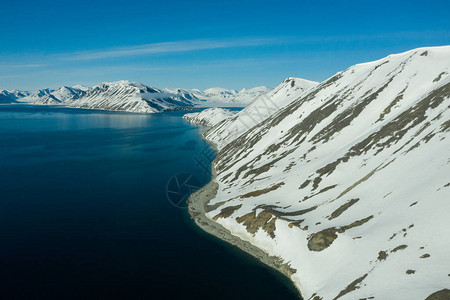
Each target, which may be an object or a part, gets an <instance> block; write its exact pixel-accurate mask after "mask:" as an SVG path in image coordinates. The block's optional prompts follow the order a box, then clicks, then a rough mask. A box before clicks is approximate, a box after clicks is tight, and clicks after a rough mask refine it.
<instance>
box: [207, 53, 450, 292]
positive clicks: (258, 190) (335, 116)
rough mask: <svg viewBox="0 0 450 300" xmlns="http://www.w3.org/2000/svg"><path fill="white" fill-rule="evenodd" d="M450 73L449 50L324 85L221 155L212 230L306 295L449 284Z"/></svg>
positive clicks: (370, 67) (358, 70)
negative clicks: (226, 233)
mask: <svg viewBox="0 0 450 300" xmlns="http://www.w3.org/2000/svg"><path fill="white" fill-rule="evenodd" d="M449 73H450V46H445V47H429V48H420V49H415V50H411V51H408V52H405V53H401V54H396V55H390V56H388V57H385V58H383V59H380V60H378V61H374V62H369V63H364V64H359V65H355V66H352V67H350V68H348V69H347V70H345V71H342V72H339V73H337V74H336V75H335V76H333V77H331V78H330V79H328V80H326V81H324V82H322V83H320V84H319V85H317V86H316V87H314V88H312V89H311V90H309V91H307V92H306V94H304V95H302V96H301V97H299V98H296V99H294V100H293V101H292V102H290V103H289V104H288V105H287V106H285V107H283V108H281V109H280V110H279V111H278V112H276V113H275V114H272V115H271V116H270V117H268V118H267V119H266V120H264V121H263V122H262V123H260V124H258V126H254V127H252V128H251V129H250V130H247V131H245V132H244V133H243V134H242V135H240V136H238V137H237V138H236V139H235V140H233V141H231V142H229V143H228V144H227V145H226V146H224V147H223V148H222V149H221V150H220V151H219V153H218V156H217V158H216V160H215V161H214V167H215V169H216V171H217V177H216V178H215V181H216V182H217V183H218V185H219V188H218V191H217V195H216V196H215V198H213V199H212V200H211V201H210V203H209V204H210V205H214V204H217V203H219V202H222V201H226V202H225V204H222V205H219V206H218V207H217V208H216V209H214V210H213V211H211V212H209V213H207V217H209V218H211V219H212V218H213V217H214V216H218V215H219V213H221V212H222V211H223V209H225V208H228V209H230V208H233V209H234V212H233V213H232V214H231V215H229V214H227V216H226V217H221V216H218V219H217V222H218V223H220V224H222V225H223V226H224V227H226V228H228V229H229V230H230V231H231V232H232V234H234V235H236V236H238V237H240V238H241V239H243V240H246V241H249V242H250V243H252V244H254V245H256V246H257V247H259V248H261V249H263V250H264V251H266V252H267V253H268V254H269V255H274V256H278V257H280V258H282V259H283V261H284V262H285V263H288V264H289V265H290V266H291V268H293V269H295V270H296V272H295V273H294V274H293V275H292V277H291V278H292V280H293V282H294V283H295V284H296V286H297V287H298V288H299V290H300V291H301V292H302V295H303V297H304V299H312V298H314V297H315V296H317V297H320V299H324V300H326V299H342V300H344V299H348V300H353V299H361V298H368V297H374V299H408V300H414V299H417V300H419V299H420V300H423V299H425V298H427V297H428V296H429V295H430V294H432V293H434V292H436V291H439V290H442V289H444V288H447V289H448V288H450V276H449V274H450V255H449V250H448V249H449V246H450V217H449V212H450V151H449V149H450V109H449V108H450V76H449ZM236 116H237V115H236ZM223 124H224V123H220V124H219V125H218V126H223ZM213 129H214V128H213ZM208 138H210V139H212V140H214V137H211V136H210V135H208ZM227 212H229V211H227ZM267 216H269V217H267ZM262 224H266V226H262ZM269 225H270V226H269ZM271 234H272V235H271ZM314 299H319V298H314ZM371 299H372V298H371Z"/></svg>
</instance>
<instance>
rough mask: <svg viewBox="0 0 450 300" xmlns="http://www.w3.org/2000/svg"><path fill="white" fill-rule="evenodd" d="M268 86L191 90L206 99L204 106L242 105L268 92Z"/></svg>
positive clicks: (200, 97)
mask: <svg viewBox="0 0 450 300" xmlns="http://www.w3.org/2000/svg"><path fill="white" fill-rule="evenodd" d="M269 91H270V88H268V87H265V86H261V87H255V88H252V89H248V90H247V89H242V90H240V91H236V90H229V89H224V88H210V89H207V90H204V91H200V90H191V92H192V93H193V94H194V95H195V97H197V98H198V99H202V100H206V102H205V104H204V106H221V107H225V106H236V107H244V106H247V105H248V104H250V103H251V102H253V101H254V100H255V99H257V98H258V97H260V96H262V95H264V94H266V93H268V92H269Z"/></svg>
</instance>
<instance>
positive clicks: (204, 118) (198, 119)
mask: <svg viewBox="0 0 450 300" xmlns="http://www.w3.org/2000/svg"><path fill="white" fill-rule="evenodd" d="M236 113H237V111H232V110H230V109H224V108H219V107H213V108H207V109H205V110H202V111H201V112H194V113H188V114H185V115H184V116H183V119H186V120H188V121H189V122H191V123H192V124H198V125H204V126H215V125H217V124H219V123H220V122H223V121H224V120H226V119H229V118H231V117H233V116H234V115H235V114H236Z"/></svg>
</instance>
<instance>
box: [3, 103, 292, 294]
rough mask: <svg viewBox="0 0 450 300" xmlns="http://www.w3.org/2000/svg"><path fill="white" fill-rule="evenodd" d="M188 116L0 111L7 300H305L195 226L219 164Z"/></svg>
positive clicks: (37, 109) (276, 276) (283, 281)
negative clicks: (193, 205)
mask: <svg viewBox="0 0 450 300" xmlns="http://www.w3.org/2000/svg"><path fill="white" fill-rule="evenodd" d="M184 113H185V112H167V113H161V114H152V115H141V114H129V113H113V112H99V111H88V110H75V109H65V108H58V107H33V106H22V105H16V106H11V105H0V299H67V298H73V299H75V298H76V299H296V298H297V293H296V291H295V289H294V288H293V286H292V285H291V284H290V283H289V282H288V281H287V280H286V279H285V278H283V277H282V276H281V275H280V274H278V273H277V272H275V271H273V270H271V269H269V268H267V267H265V266H264V265H262V264H261V263H259V262H258V261H257V260H255V259H254V258H252V257H250V256H249V255H247V254H245V253H243V252H241V251H240V250H238V249H235V248H234V247H232V246H229V245H227V244H226V243H224V242H222V241H220V240H218V239H216V238H215V237H212V236H210V235H207V234H205V233H203V232H202V231H201V230H200V229H198V228H197V227H196V225H195V224H194V223H193V221H191V220H190V217H189V214H188V212H187V209H186V208H185V205H184V202H183V199H184V196H186V195H187V193H189V192H191V191H192V190H194V189H195V187H197V186H201V185H204V184H206V183H207V182H208V180H209V178H210V175H209V174H208V170H209V164H210V162H211V159H212V158H213V156H214V152H212V150H211V149H210V148H209V146H208V145H207V144H206V143H205V142H204V141H203V140H202V139H201V136H200V134H199V132H200V131H201V130H204V128H201V127H194V126H192V125H190V124H189V123H188V122H187V121H185V120H183V119H182V118H181V116H182V115H183V114H184ZM204 165H206V166H208V167H207V168H204V167H203V166H204ZM185 182H186V183H187V184H184V185H183V183H185Z"/></svg>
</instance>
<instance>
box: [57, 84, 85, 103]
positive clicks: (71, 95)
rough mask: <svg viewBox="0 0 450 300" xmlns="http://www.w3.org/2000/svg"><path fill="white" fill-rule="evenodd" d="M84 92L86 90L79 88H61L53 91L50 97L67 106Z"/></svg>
mask: <svg viewBox="0 0 450 300" xmlns="http://www.w3.org/2000/svg"><path fill="white" fill-rule="evenodd" d="M84 91H86V90H85V89H81V88H76V87H68V86H62V87H60V88H59V89H57V90H55V91H53V92H52V93H51V95H52V96H53V97H55V98H56V99H58V100H59V101H60V102H61V103H64V104H67V103H69V102H73V101H75V100H76V99H78V98H79V97H80V96H81V95H82V94H83V92H84Z"/></svg>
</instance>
